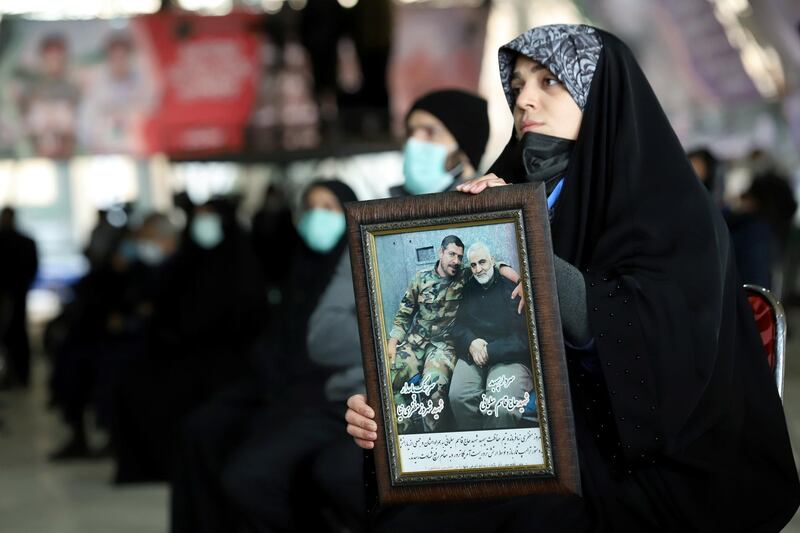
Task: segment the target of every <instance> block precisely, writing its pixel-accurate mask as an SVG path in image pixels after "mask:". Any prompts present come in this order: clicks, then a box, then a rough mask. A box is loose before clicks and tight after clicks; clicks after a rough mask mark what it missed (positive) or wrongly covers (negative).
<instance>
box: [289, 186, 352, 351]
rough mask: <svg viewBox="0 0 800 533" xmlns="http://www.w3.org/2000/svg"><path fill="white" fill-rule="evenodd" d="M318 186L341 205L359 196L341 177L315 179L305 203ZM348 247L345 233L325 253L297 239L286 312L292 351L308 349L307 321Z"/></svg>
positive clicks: (308, 190)
mask: <svg viewBox="0 0 800 533" xmlns="http://www.w3.org/2000/svg"><path fill="white" fill-rule="evenodd" d="M315 187H324V188H326V189H328V190H329V191H331V192H332V193H333V194H334V195H335V196H336V198H337V200H339V203H340V204H341V205H342V206H344V204H345V203H346V202H355V201H357V200H358V198H356V195H355V193H354V192H353V190H352V189H351V188H350V187H348V186H347V185H346V184H345V183H343V182H341V181H338V180H326V181H315V182H313V183H312V184H311V185H309V186H308V187H307V188H306V190H305V193H304V195H303V203H305V198H306V196H307V195H308V193H309V192H310V191H311V190H312V189H313V188H315ZM346 247H347V238H346V236H345V235H342V237H341V239H339V242H337V243H336V246H334V247H333V249H332V250H330V251H329V252H325V253H320V252H316V251H314V250H312V249H311V248H309V247H308V246H307V245H306V244H305V242H304V241H303V240H302V239H300V240H299V241H298V244H297V249H296V251H295V255H294V259H293V261H292V273H291V277H290V280H289V288H288V296H287V299H288V301H287V302H286V304H287V306H286V315H287V320H288V324H289V325H288V326H287V327H288V329H289V330H291V331H292V333H291V334H289V335H285V336H286V337H287V339H288V338H291V339H292V341H291V342H292V343H293V347H292V350H291V351H293V350H305V339H306V333H305V332H306V321H307V320H308V317H309V316H311V313H312V312H313V310H314V308H315V307H316V306H317V302H318V301H319V299H320V297H321V296H322V293H323V292H324V291H325V288H326V287H327V286H328V283H330V280H331V278H332V277H333V274H334V273H335V272H336V265H338V264H339V261H340V260H341V258H342V253H344V251H345V248H346ZM295 330H296V331H295ZM285 331H287V330H286V329H285V328H284V333H285Z"/></svg>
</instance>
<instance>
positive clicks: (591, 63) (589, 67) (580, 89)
mask: <svg viewBox="0 0 800 533" xmlns="http://www.w3.org/2000/svg"><path fill="white" fill-rule="evenodd" d="M602 48H603V43H602V41H601V40H600V36H599V35H598V34H597V32H596V30H595V29H594V28H592V27H591V26H584V25H575V24H552V25H549V26H539V27H538V28H532V29H530V30H528V31H526V32H525V33H523V34H522V35H520V36H519V37H517V38H516V39H514V40H513V41H511V42H510V43H508V44H506V45H505V46H502V47H500V50H499V51H498V57H499V61H500V80H501V81H502V83H503V91H504V92H505V93H506V100H508V105H509V107H512V108H513V106H514V95H513V93H512V92H511V75H512V74H513V72H514V62H515V60H516V57H517V55H523V56H525V57H527V58H529V59H532V60H533V61H536V62H537V63H540V64H541V65H544V66H545V67H547V68H548V69H549V70H550V72H552V73H553V74H554V75H555V76H556V77H557V78H558V79H559V81H561V83H563V84H564V86H565V87H566V89H567V91H568V92H569V94H570V95H571V96H572V99H573V100H575V103H576V104H578V107H580V108H581V111H583V110H584V108H585V107H586V101H587V98H588V96H589V86H590V85H591V84H592V77H593V76H594V71H595V69H596V68H597V61H598V60H599V58H600V51H601V50H602Z"/></svg>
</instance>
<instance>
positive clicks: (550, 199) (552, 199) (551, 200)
mask: <svg viewBox="0 0 800 533" xmlns="http://www.w3.org/2000/svg"><path fill="white" fill-rule="evenodd" d="M563 188H564V178H561V179H560V180H559V181H558V185H556V188H555V189H553V192H551V193H550V194H549V195H548V196H547V210H548V211H552V209H553V206H554V205H556V200H558V196H559V195H560V194H561V189H563Z"/></svg>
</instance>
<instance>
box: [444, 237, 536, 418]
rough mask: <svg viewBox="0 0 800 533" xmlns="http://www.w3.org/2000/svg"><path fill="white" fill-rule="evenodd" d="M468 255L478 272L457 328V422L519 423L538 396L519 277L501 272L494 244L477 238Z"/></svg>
mask: <svg viewBox="0 0 800 533" xmlns="http://www.w3.org/2000/svg"><path fill="white" fill-rule="evenodd" d="M467 259H468V261H469V265H470V268H471V269H472V278H471V279H470V280H469V281H468V282H467V284H466V286H465V287H464V292H463V299H462V301H461V304H460V305H459V308H458V314H457V315H456V320H455V325H454V327H453V331H452V333H451V340H452V342H453V346H454V348H455V351H456V355H457V356H458V361H457V362H456V367H455V370H454V371H453V378H452V382H451V384H450V404H451V408H452V411H453V415H454V416H455V419H456V426H457V428H458V429H459V430H468V429H490V428H495V429H510V428H515V427H518V426H519V422H520V419H521V418H522V414H523V410H524V408H525V406H526V404H527V400H528V398H529V396H534V394H533V393H532V392H531V391H532V389H533V379H532V377H531V366H530V359H531V357H530V350H529V343H528V333H527V329H526V327H525V318H524V315H520V314H518V313H517V304H516V301H515V300H514V299H512V297H511V293H512V291H513V290H514V288H515V285H514V283H512V282H510V281H508V280H507V279H505V278H504V277H503V276H501V275H500V273H499V271H498V270H497V268H495V261H494V258H493V257H492V254H491V252H490V251H489V248H488V247H487V246H486V245H485V244H483V243H481V242H476V243H475V244H473V245H472V246H470V248H469V250H468V251H467Z"/></svg>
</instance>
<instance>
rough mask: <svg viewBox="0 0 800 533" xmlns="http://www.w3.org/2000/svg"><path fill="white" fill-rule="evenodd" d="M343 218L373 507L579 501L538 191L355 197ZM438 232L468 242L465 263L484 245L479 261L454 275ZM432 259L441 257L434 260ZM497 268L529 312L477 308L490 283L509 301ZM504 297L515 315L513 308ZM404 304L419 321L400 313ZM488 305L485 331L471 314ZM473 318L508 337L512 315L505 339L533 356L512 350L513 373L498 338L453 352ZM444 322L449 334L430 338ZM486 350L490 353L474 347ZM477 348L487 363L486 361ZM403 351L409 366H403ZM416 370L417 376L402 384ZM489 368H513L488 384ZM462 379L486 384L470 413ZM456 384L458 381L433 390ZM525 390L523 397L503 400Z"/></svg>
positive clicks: (545, 221)
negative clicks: (371, 428) (374, 436)
mask: <svg viewBox="0 0 800 533" xmlns="http://www.w3.org/2000/svg"><path fill="white" fill-rule="evenodd" d="M345 211H346V216H347V231H348V239H349V245H350V256H351V261H352V267H353V283H354V289H355V295H356V304H357V311H358V325H359V332H360V336H361V348H362V354H363V360H364V371H365V378H366V385H367V398H368V403H369V405H370V406H371V407H372V408H373V409H374V411H375V413H376V422H377V425H378V440H377V442H376V443H375V448H374V457H375V468H376V478H377V489H378V491H377V492H378V499H379V503H380V504H381V505H385V504H394V503H407V502H434V501H448V500H473V499H492V498H505V497H512V496H518V495H523V494H534V493H559V494H580V491H581V488H580V476H579V471H578V457H577V449H576V444H575V431H574V427H573V416H572V404H571V399H570V398H571V397H570V391H569V382H568V376H567V366H566V360H565V351H564V344H563V337H562V333H561V331H562V330H561V321H560V315H559V309H558V298H557V293H556V281H555V273H554V269H553V253H552V244H551V238H550V226H549V218H548V211H547V204H546V199H545V193H544V187H543V186H542V185H514V186H509V187H497V188H491V189H487V190H486V191H484V192H483V193H481V194H478V195H469V194H464V193H458V192H447V193H441V194H430V195H423V196H417V197H408V198H397V199H386V200H374V201H368V202H357V203H350V204H347V205H346V206H345ZM443 235H454V236H456V237H458V235H463V236H465V237H467V238H466V239H464V240H461V238H460V237H459V238H458V239H456V240H460V241H461V243H462V247H461V250H462V252H463V255H464V257H463V261H464V262H468V259H469V258H468V257H467V255H468V254H467V251H468V250H469V249H470V247H471V246H472V245H473V244H475V242H478V241H481V242H483V243H484V245H485V246H483V247H481V246H479V245H476V246H475V248H473V249H472V250H471V251H472V253H471V254H469V255H470V257H471V258H472V259H474V260H475V261H473V263H472V270H470V266H469V265H463V264H462V270H461V271H458V270H457V269H456V268H455V266H454V265H455V262H449V261H451V259H448V258H447V254H448V253H450V255H451V256H454V257H455V254H457V253H458V250H459V248H460V247H459V246H458V243H454V242H449V244H447V246H446V247H445V248H442V246H439V243H440V240H442V244H443V243H444V242H447V239H446V238H444V239H443V237H442V236H443ZM450 241H453V239H452V238H450ZM491 249H494V251H491ZM453 250H455V251H453ZM481 250H483V252H481ZM490 251H491V255H492V257H493V258H494V262H495V268H494V269H493V270H492V272H494V274H493V275H494V277H493V278H491V281H490V282H488V284H486V285H484V284H485V283H487V282H486V281H481V280H484V279H487V276H489V274H487V273H486V272H479V270H480V267H479V266H478V263H477V262H476V261H477V260H478V259H479V258H480V257H483V256H486V255H488V253H489V252H490ZM437 254H438V255H437ZM481 254H483V255H481ZM437 257H438V258H441V261H437V262H435V263H434V264H433V266H431V264H430V263H431V261H433V260H434V259H436V258H437ZM498 265H499V267H498ZM503 266H507V267H510V268H511V271H513V272H512V274H513V273H517V274H518V275H519V276H520V280H519V281H520V282H521V283H522V286H523V289H524V296H523V297H524V299H525V306H524V311H523V313H522V314H521V315H520V318H519V319H516V318H513V316H512V315H510V314H508V313H509V311H508V310H506V309H505V308H504V307H503V304H502V303H501V304H497V303H496V302H495V305H494V307H491V306H489V307H482V306H483V302H481V303H480V304H479V303H478V302H477V300H476V298H477V295H478V294H484V293H483V292H480V291H481V290H485V289H486V287H493V285H492V284H495V285H497V287H495V288H492V289H491V290H493V291H497V294H501V292H500V291H506V292H504V293H502V294H506V295H507V292H508V290H509V287H513V286H514V285H513V283H511V282H506V281H504V279H505V278H504V277H503V279H501V277H500V274H499V273H500V272H509V270H508V269H502V267H503ZM440 267H441V268H440ZM515 267H516V268H515ZM414 268H416V269H417V272H416V273H414V271H413V270H414ZM448 268H449V269H450V270H449V272H450V274H448V271H447V269H448ZM475 273H477V274H476V275H474V274H475ZM437 276H438V278H437ZM471 277H474V278H475V279H474V280H471V279H470V278H471ZM437 279H438V281H437ZM470 283H471V285H470ZM509 283H511V285H509ZM456 284H459V285H456ZM485 294H487V295H490V293H488V292H486V293H485ZM437 295H438V296H437ZM498 297H499V296H495V298H498ZM437 298H438V299H437ZM509 299H510V297H509ZM398 301H399V306H398ZM497 301H501V300H497ZM503 301H504V300H503ZM511 301H512V303H513V305H514V311H515V312H516V305H517V302H516V301H513V300H511ZM465 302H467V303H465ZM414 306H416V307H414ZM437 306H438V307H437ZM412 307H413V308H414V309H413V310H412V311H413V312H412V313H411V315H413V316H414V318H413V319H408V316H411V315H409V311H408V310H409V308H412ZM501 308H502V309H501ZM431 309H433V310H434V311H437V310H440V314H442V315H443V318H441V321H440V319H439V318H436V317H437V316H438V315H431V314H430V311H431ZM459 309H461V312H460V313H459V311H458V310H459ZM483 309H486V315H485V316H486V317H487V321H486V323H485V324H481V323H480V319H479V318H478V319H476V318H475V316H476V315H475V314H473V315H469V314H468V311H469V310H478V311H480V312H483V311H482V310H483ZM425 313H428V314H425ZM502 313H506V315H503V314H502ZM392 316H394V318H392ZM431 316H433V317H434V318H430V317H431ZM454 316H455V318H453V317H454ZM500 316H508V320H505V319H503V320H500V319H499V318H498V317H500ZM425 317H428V318H425ZM450 319H452V320H451V322H450V325H447V322H448V320H450ZM471 320H472V321H473V322H474V321H475V320H478V321H479V322H478V325H477V326H476V327H483V326H486V327H489V330H488V331H490V332H491V331H495V330H496V331H500V330H503V331H506V330H505V329H503V328H505V327H506V326H505V324H507V323H509V321H510V322H513V323H514V324H516V323H517V322H516V321H517V320H519V321H520V322H519V323H521V324H523V326H521V329H520V328H516V326H515V327H514V328H511V329H509V330H508V331H510V332H511V333H508V335H511V337H512V338H513V339H516V340H517V341H519V340H520V339H521V341H522V342H523V343H524V344H523V347H524V348H525V349H527V350H528V354H529V356H530V360H527V359H525V357H527V356H525V355H524V353H523V354H522V357H521V359H520V357H519V353H520V352H519V349H517V351H516V352H514V353H516V354H518V355H517V357H518V358H517V361H518V362H516V363H509V364H513V365H515V366H513V367H510V366H503V367H501V366H500V363H494V364H495V365H497V366H493V363H492V361H493V360H492V353H490V352H492V351H495V350H497V351H496V353H500V352H499V350H500V348H495V346H500V344H498V343H499V341H498V342H493V341H483V343H480V342H478V343H477V344H476V345H475V346H473V344H469V349H468V351H469V354H466V353H465V350H464V349H462V350H460V355H459V354H456V353H455V352H456V351H457V350H456V348H454V346H456V345H459V346H462V347H463V346H466V345H465V344H463V343H464V342H469V338H470V331H472V330H471V329H470V327H472V326H470V327H467V326H468V325H469V324H472V322H470V321H471ZM387 322H389V323H388V324H387ZM440 324H442V325H441V328H442V330H443V331H444V330H447V333H441V332H438V333H437V331H438V330H439V325H440ZM494 324H497V327H495V326H494ZM414 328H417V329H414ZM515 328H516V329H515ZM473 329H474V328H473ZM465 331H466V333H465ZM420 332H421V333H420ZM392 335H394V337H392ZM473 335H476V334H473ZM489 335H491V333H489ZM498 335H499V333H498ZM526 335H527V337H526ZM397 337H401V338H397ZM391 338H396V339H397V341H399V342H398V348H397V349H396V352H395V355H394V357H391V356H390V353H391V352H390V339H391ZM487 338H488V337H487ZM459 343H461V344H459ZM481 346H485V350H486V352H481ZM490 346H491V348H490ZM517 346H519V345H517ZM451 348H452V349H451ZM473 350H474V352H473ZM473 353H474V354H475V355H470V354H473ZM484 353H486V354H488V361H489V362H488V363H485V364H483V365H481V363H482V362H483V361H485V359H483V357H484V355H483V354H484ZM409 354H413V355H415V356H416V359H409V357H411V356H410V355H409ZM453 356H455V358H456V359H455V361H456V362H455V363H453V368H454V370H452V371H451V370H450V367H449V366H448V365H447V364H444V366H440V367H437V366H436V365H437V364H438V363H437V361H445V362H446V361H452V360H453V359H452V357H453ZM462 359H463V361H462ZM429 361H430V362H431V368H433V369H434V370H432V371H431V372H430V374H431V375H435V378H433V379H428V378H430V376H429V375H428V374H429V373H428V372H427V371H428V368H427V367H425V364H426V363H428V362H429ZM528 363H530V364H528ZM459 364H460V365H462V366H461V367H459V366H458V365H459ZM415 365H416V366H420V365H421V366H422V367H423V368H425V370H426V373H425V374H415V375H414V377H413V378H412V379H409V380H407V381H403V379H404V378H403V376H408V375H411V373H412V372H413V371H414V368H416V367H415ZM520 365H521V366H520ZM437 368H439V370H436V369H437ZM495 368H503V369H505V368H514V369H518V373H517V374H514V373H513V372H512V373H505V374H500V376H501V378H500V379H496V380H489V381H491V383H486V380H488V377H489V376H493V375H495V374H492V372H493V371H494V369H495ZM462 371H463V372H462ZM437 372H438V373H437ZM448 372H451V373H450V375H449V376H448V375H447V373H448ZM464 372H467V374H465V373H464ZM464 375H469V376H473V375H474V376H479V378H478V382H477V383H483V385H481V387H483V389H482V390H481V392H482V394H481V396H480V399H481V401H480V404H479V408H478V409H477V410H476V408H475V403H476V399H475V398H476V397H475V394H473V393H474V391H475V390H477V389H474V388H470V387H473V385H474V383H473V382H468V381H465V380H463V379H461V378H462V377H463V376H464ZM480 376H484V377H480ZM454 377H456V378H457V379H456V383H457V384H456V385H454V384H453V383H449V385H448V386H449V388H445V386H441V387H440V386H439V384H441V383H444V381H445V380H453V378H454ZM517 377H518V378H519V379H517V381H516V382H515V381H514V380H515V379H516V378H517ZM415 380H416V381H415ZM481 380H483V381H481ZM399 382H402V388H401V387H400V385H399ZM465 383H468V385H465ZM515 383H516V384H515ZM526 384H527V385H526ZM531 384H532V385H533V387H532V388H531V389H530V391H529V392H526V393H525V394H524V395H523V394H514V395H510V392H509V394H505V395H503V396H502V397H501V396H500V394H501V393H503V392H508V391H511V390H517V389H519V391H522V390H525V388H526V387H527V386H528V385H531ZM486 385H491V387H486ZM503 387H505V389H504V388H503ZM490 388H491V390H490ZM515 388H516V389H515ZM456 391H459V392H458V394H457V395H456ZM464 391H467V392H464ZM462 392H463V394H462ZM495 394H496V396H495ZM426 397H427V400H426ZM419 398H422V400H419ZM456 408H457V409H456ZM437 409H438V411H437ZM448 413H449V414H448ZM501 415H502V417H501ZM448 416H449V418H448ZM526 416H527V417H528V418H527V419H526ZM464 421H468V422H467V423H465V422H464ZM475 424H478V425H475ZM503 424H506V425H505V426H504V425H503ZM487 425H492V426H491V427H487Z"/></svg>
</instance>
